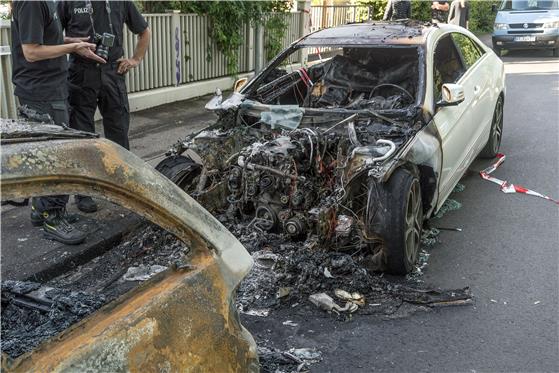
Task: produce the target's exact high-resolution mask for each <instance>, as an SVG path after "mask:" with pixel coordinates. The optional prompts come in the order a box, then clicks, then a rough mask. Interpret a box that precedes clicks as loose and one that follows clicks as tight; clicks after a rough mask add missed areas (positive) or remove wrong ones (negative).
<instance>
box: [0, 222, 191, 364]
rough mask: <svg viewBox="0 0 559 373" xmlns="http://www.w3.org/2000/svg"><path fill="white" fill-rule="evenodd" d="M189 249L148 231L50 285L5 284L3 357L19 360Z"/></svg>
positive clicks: (177, 260)
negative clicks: (22, 355) (4, 354)
mask: <svg viewBox="0 0 559 373" xmlns="http://www.w3.org/2000/svg"><path fill="white" fill-rule="evenodd" d="M188 252H189V249H188V247H186V246H185V245H184V244H183V243H182V242H181V241H179V240H177V239H176V238H175V237H174V236H173V235H172V234H170V233H167V232H166V231H165V230H164V229H161V228H159V227H157V226H155V225H146V226H144V227H142V228H140V229H138V231H136V232H134V233H133V234H130V235H129V236H128V237H127V239H125V240H124V241H123V242H122V243H121V244H119V245H118V246H116V247H114V248H112V249H111V250H109V251H107V252H106V253H105V254H103V255H101V256H99V257H96V258H94V259H93V260H91V261H90V262H88V263H86V264H84V265H82V266H79V267H76V268H74V269H73V270H71V271H69V272H67V273H65V274H63V275H62V276H59V277H57V278H55V279H53V280H51V281H49V282H47V283H45V284H40V283H35V282H20V281H3V282H2V352H5V353H6V354H8V356H10V357H12V358H15V357H17V356H19V355H21V354H23V353H25V352H27V351H31V350H33V349H34V348H35V347H36V346H37V345H39V344H40V343H41V342H43V341H44V340H46V339H48V338H50V337H53V336H55V335H57V334H59V333H60V332H62V331H64V330H65V329H67V328H68V327H70V326H71V325H73V324H74V323H76V322H78V321H79V320H81V319H83V318H84V317H86V316H87V315H89V314H91V313H92V312H94V311H96V310H97V309H99V308H100V307H101V306H103V305H104V304H106V303H108V302H110V301H112V300H114V299H115V298H117V297H118V296H120V295H122V294H124V293H126V292H128V291H129V290H131V289H133V288H134V287H136V286H138V284H139V283H140V282H142V281H145V280H147V279H149V278H151V277H152V276H154V275H155V274H157V273H159V272H161V271H163V270H165V269H167V268H168V267H169V266H171V265H173V264H180V263H182V262H183V260H184V258H185V256H186V255H187V254H188Z"/></svg>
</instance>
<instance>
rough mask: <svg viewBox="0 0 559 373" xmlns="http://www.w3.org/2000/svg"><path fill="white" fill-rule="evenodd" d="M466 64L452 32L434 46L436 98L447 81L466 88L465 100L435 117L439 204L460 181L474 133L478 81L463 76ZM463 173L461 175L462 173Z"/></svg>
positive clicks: (439, 111) (438, 110) (439, 96)
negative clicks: (439, 149) (438, 138)
mask: <svg viewBox="0 0 559 373" xmlns="http://www.w3.org/2000/svg"><path fill="white" fill-rule="evenodd" d="M465 72H466V67H465V66H464V63H463V61H462V58H461V55H460V53H459V52H458V50H457V48H456V46H455V44H454V41H453V39H452V35H451V34H444V35H443V36H442V37H441V38H440V39H439V40H438V42H437V44H436V46H435V53H434V56H433V90H434V92H433V97H434V100H435V102H437V101H439V100H440V99H441V86H442V85H443V84H444V83H459V84H461V85H462V86H463V88H464V101H463V102H462V103H460V104H458V105H454V106H446V107H438V108H436V109H435V110H436V111H435V116H434V118H433V120H434V122H435V125H436V127H437V129H438V131H439V134H440V136H441V143H442V153H443V161H442V170H441V177H440V183H439V204H442V202H444V200H445V199H446V197H447V196H448V194H449V193H450V190H451V189H452V188H453V187H454V184H455V182H456V181H457V177H456V175H458V173H459V172H460V171H462V170H460V167H461V165H462V164H463V163H464V160H465V156H466V154H465V153H466V152H465V149H468V148H470V146H471V144H472V138H473V136H474V133H475V130H474V127H473V126H471V125H470V124H471V123H472V121H473V119H474V118H473V116H472V113H471V110H470V107H471V105H472V101H473V97H474V94H473V93H474V88H475V84H473V82H471V81H469V80H468V79H462V77H463V75H464V73H465ZM460 175H461V174H460Z"/></svg>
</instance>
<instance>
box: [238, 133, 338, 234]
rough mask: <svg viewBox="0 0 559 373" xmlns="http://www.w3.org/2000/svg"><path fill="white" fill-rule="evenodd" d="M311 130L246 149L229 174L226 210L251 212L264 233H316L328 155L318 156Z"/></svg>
mask: <svg viewBox="0 0 559 373" xmlns="http://www.w3.org/2000/svg"><path fill="white" fill-rule="evenodd" d="M324 146H328V144H320V143H319V141H318V136H316V134H313V132H312V131H305V130H301V131H298V132H297V133H295V134H292V135H290V136H289V137H288V136H282V137H278V138H276V139H274V140H271V141H268V142H266V143H263V144H262V143H256V144H253V145H252V146H250V147H249V148H246V149H245V150H244V151H243V152H242V154H241V155H240V156H239V157H238V160H237V165H236V166H234V167H233V169H232V170H231V171H230V173H229V177H228V180H227V187H228V191H229V193H230V195H229V197H228V202H229V203H230V209H229V213H231V214H237V213H242V214H247V213H248V214H254V220H253V225H254V226H255V227H257V228H259V229H262V230H265V231H277V232H285V233H287V234H289V235H290V236H292V237H301V236H304V235H306V234H307V233H308V232H309V231H311V230H312V231H315V226H316V223H317V217H318V216H317V215H318V214H314V215H313V213H312V212H311V211H313V209H314V210H316V207H317V205H318V203H319V202H320V196H321V192H323V191H324V190H325V189H326V184H327V182H328V180H329V179H331V178H332V176H333V175H332V168H331V167H329V166H331V165H332V159H329V160H322V159H321V158H320V155H319V153H318V152H319V150H320V149H324Z"/></svg>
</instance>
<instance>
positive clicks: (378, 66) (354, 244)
mask: <svg viewBox="0 0 559 373" xmlns="http://www.w3.org/2000/svg"><path fill="white" fill-rule="evenodd" d="M242 84H243V82H242V81H239V82H238V83H237V84H236V89H235V92H234V93H233V95H232V96H231V97H230V98H229V99H227V100H225V101H223V100H222V97H221V95H220V92H216V96H215V97H214V98H213V99H212V100H211V101H210V102H209V103H208V105H207V108H208V109H211V110H214V111H215V112H216V113H217V114H218V116H219V119H218V120H217V122H216V123H215V124H213V125H211V126H209V127H208V128H206V129H204V130H203V131H200V132H197V133H194V134H191V135H189V136H187V137H186V138H185V139H184V140H181V141H179V142H178V143H176V144H175V145H174V146H173V147H172V148H171V149H170V150H169V152H168V153H167V158H165V159H164V160H162V161H161V162H160V163H159V165H158V166H157V169H158V170H159V171H161V172H162V173H163V174H164V175H166V176H167V177H169V178H170V179H171V180H173V181H174V182H175V183H176V184H178V185H179V186H180V187H181V188H183V189H184V190H186V191H187V192H188V193H189V194H190V195H191V196H193V197H194V198H195V199H196V200H198V201H199V202H200V203H201V204H202V205H204V206H205V207H206V208H208V209H209V210H210V211H211V212H212V213H214V214H215V215H217V216H218V217H219V219H220V220H222V221H223V222H228V223H231V222H244V224H246V225H247V226H248V227H250V228H251V229H254V230H256V231H262V232H264V231H266V232H276V233H280V234H283V235H285V236H286V237H288V238H289V239H292V240H301V241H307V243H308V242H309V241H310V242H314V243H317V244H319V245H321V246H322V247H328V248H331V249H334V250H356V249H364V250H368V251H369V253H370V257H369V262H370V265H371V267H372V268H373V269H376V270H384V271H388V272H391V273H395V274H405V273H407V272H409V271H410V270H411V269H412V268H413V265H414V263H415V262H416V260H417V257H418V250H419V244H420V240H421V235H422V227H423V225H424V221H425V220H426V219H428V218H429V217H431V216H432V215H433V214H434V213H435V212H436V211H437V210H438V209H439V208H440V207H441V206H442V204H443V202H444V201H445V199H446V198H447V197H448V195H449V194H450V192H451V191H452V189H453V188H454V186H455V185H456V184H457V182H458V181H459V179H460V178H461V176H462V175H463V174H464V172H465V170H466V169H467V168H468V166H469V165H470V163H471V162H472V161H473V160H474V159H475V157H476V156H477V155H478V154H481V155H483V156H487V157H493V156H495V154H496V153H497V151H498V149H499V145H500V141H501V134H502V125H503V102H504V94H505V87H504V70H503V64H502V62H501V61H500V60H499V58H498V57H497V56H496V55H495V54H494V53H493V52H492V51H491V49H489V48H488V47H486V46H484V45H483V44H482V43H481V42H480V41H479V39H477V38H476V37H475V36H474V35H473V34H471V33H470V32H468V31H466V30H464V29H463V28H458V27H454V26H450V25H438V26H437V25H428V24H420V23H417V22H413V21H403V22H394V23H376V24H355V25H346V26H340V27H336V28H331V29H325V30H321V31H318V32H315V33H312V34H310V35H308V36H306V37H303V38H302V39H300V40H299V41H297V42H295V43H293V44H292V45H291V46H290V47H289V48H287V49H286V50H285V51H283V52H282V53H280V54H279V55H278V56H277V57H276V58H275V59H274V60H272V61H271V63H270V64H269V65H268V66H267V67H266V68H265V69H264V70H263V71H262V72H261V73H259V74H258V75H256V76H255V77H254V78H253V79H252V80H251V81H250V82H248V84H246V85H243V86H242ZM241 86H242V87H241Z"/></svg>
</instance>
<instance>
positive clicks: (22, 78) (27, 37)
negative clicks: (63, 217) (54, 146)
mask: <svg viewBox="0 0 559 373" xmlns="http://www.w3.org/2000/svg"><path fill="white" fill-rule="evenodd" d="M12 4H13V10H12V27H11V28H12V66H13V72H12V82H13V83H14V85H15V91H14V93H15V95H16V96H17V97H18V98H19V103H20V105H27V106H28V107H29V108H30V109H34V110H35V111H37V112H38V113H39V114H48V115H50V116H51V118H52V119H53V120H54V122H55V123H56V124H65V125H67V124H68V123H69V118H68V104H67V98H68V91H67V86H66V81H67V68H68V66H67V59H66V56H61V57H58V58H52V59H48V60H42V61H37V62H28V61H27V60H26V59H25V56H24V55H23V49H22V44H40V45H59V44H64V35H63V33H62V25H61V23H60V19H59V15H58V13H57V9H56V5H55V3H54V2H53V1H14V2H13V3H12ZM67 202H68V196H54V197H40V198H34V199H33V206H34V207H35V208H36V209H37V210H38V211H39V212H43V211H49V210H54V209H59V208H64V207H65V206H66V203H67Z"/></svg>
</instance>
